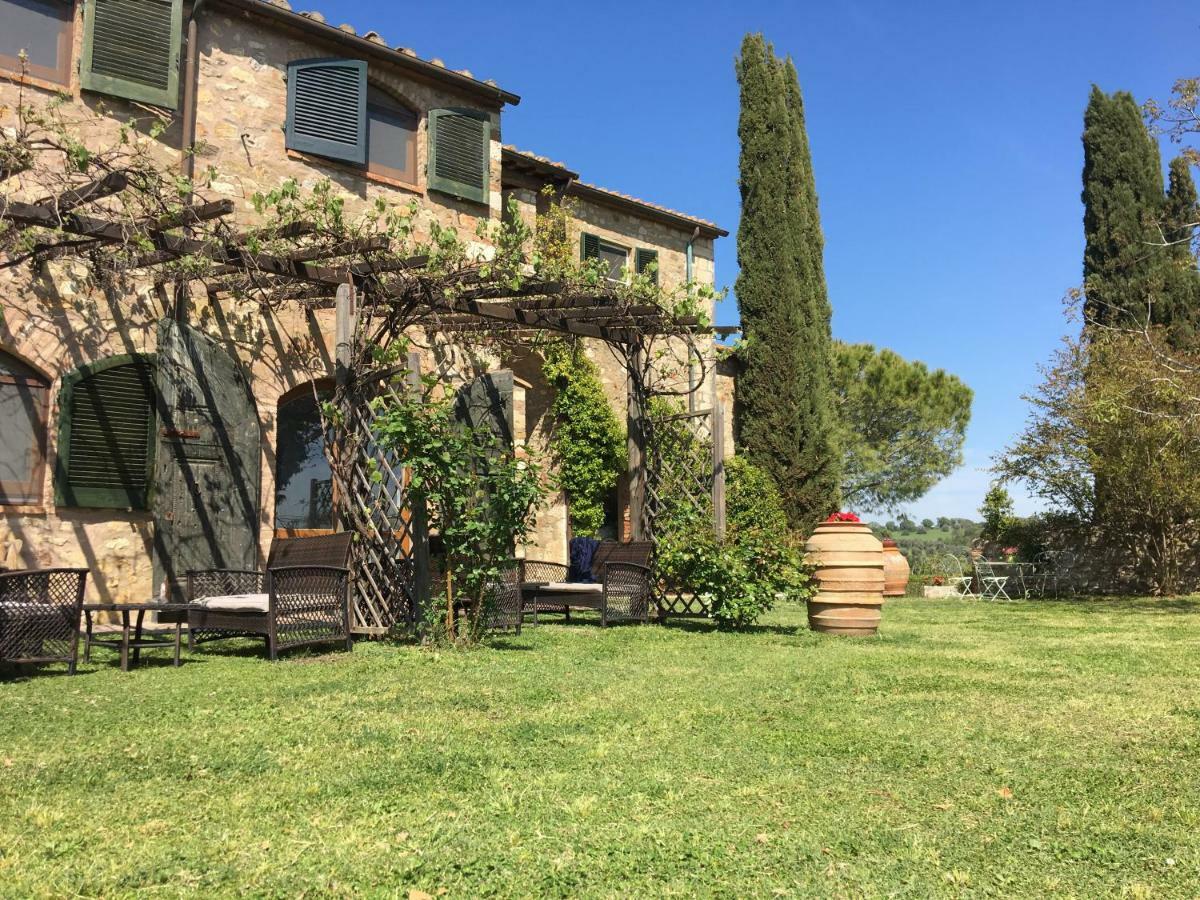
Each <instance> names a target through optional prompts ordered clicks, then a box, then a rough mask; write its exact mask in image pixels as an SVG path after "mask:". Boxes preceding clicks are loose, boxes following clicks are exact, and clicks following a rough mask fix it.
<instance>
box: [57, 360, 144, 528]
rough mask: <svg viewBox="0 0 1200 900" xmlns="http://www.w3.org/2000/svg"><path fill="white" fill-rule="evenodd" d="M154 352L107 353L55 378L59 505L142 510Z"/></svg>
mask: <svg viewBox="0 0 1200 900" xmlns="http://www.w3.org/2000/svg"><path fill="white" fill-rule="evenodd" d="M156 396H157V394H156V392H155V389H154V358H153V356H150V355H146V354H132V355H126V356H114V357H110V358H109V359H106V360H102V361H100V362H98V363H94V364H92V365H87V366H81V367H80V368H78V369H76V370H75V371H74V372H72V373H71V374H70V375H68V376H67V377H66V378H64V379H63V387H62V394H61V407H62V412H61V414H60V420H59V436H58V467H57V471H56V472H55V479H54V480H55V485H54V487H55V499H56V501H57V502H58V504H59V505H60V506H88V507H98V508H106V509H145V508H146V507H147V505H148V504H149V502H150V484H151V479H152V473H153V471H154V437H155V435H154V431H155V427H156V424H157V421H158V419H157V414H156V410H155V398H156Z"/></svg>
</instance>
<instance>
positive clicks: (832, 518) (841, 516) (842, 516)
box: [825, 512, 862, 522]
mask: <svg viewBox="0 0 1200 900" xmlns="http://www.w3.org/2000/svg"><path fill="white" fill-rule="evenodd" d="M825 521H826V522H861V521H862V519H860V518H859V517H858V516H856V515H855V514H854V513H852V512H835V513H830V514H829V518H828V519H826V520H825Z"/></svg>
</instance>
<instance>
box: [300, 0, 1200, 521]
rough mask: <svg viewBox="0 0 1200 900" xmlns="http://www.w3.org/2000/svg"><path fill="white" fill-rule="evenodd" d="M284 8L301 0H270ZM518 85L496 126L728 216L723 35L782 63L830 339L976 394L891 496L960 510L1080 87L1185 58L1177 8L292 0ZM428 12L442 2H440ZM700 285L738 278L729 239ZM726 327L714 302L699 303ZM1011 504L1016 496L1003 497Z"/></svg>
mask: <svg viewBox="0 0 1200 900" xmlns="http://www.w3.org/2000/svg"><path fill="white" fill-rule="evenodd" d="M293 2H294V3H296V4H297V5H296V6H295V8H296V9H304V8H305V5H304V0H293ZM314 3H319V4H320V5H319V6H317V7H316V8H319V9H320V10H321V11H322V12H323V13H325V15H326V18H327V19H328V20H329V21H330V22H331V23H333V24H337V23H340V22H349V23H350V24H352V25H354V26H355V27H356V28H357V29H358V30H359V31H360V32H362V31H366V30H368V29H374V30H377V31H379V32H380V33H382V34H383V36H384V37H385V38H386V39H387V40H388V42H389V43H391V44H392V45H397V44H401V45H404V46H410V47H413V48H414V49H415V50H416V51H417V53H418V54H419V55H421V56H423V57H425V58H431V57H439V58H441V59H443V60H444V61H445V62H446V64H447V65H449V66H450V67H452V68H469V69H471V70H472V72H473V73H474V74H475V75H476V76H477V77H480V78H494V79H495V80H497V81H498V82H499V83H500V84H501V86H503V87H504V88H506V89H508V90H510V91H513V92H515V93H517V94H519V95H521V97H522V102H521V104H520V105H519V106H517V107H515V108H511V109H509V110H508V111H507V112H506V113H505V119H504V126H503V127H504V140H505V142H506V143H511V144H516V145H517V146H519V147H522V148H523V149H528V150H533V151H536V152H538V153H541V154H544V155H546V156H550V157H553V158H554V159H556V160H561V161H563V162H565V163H566V164H567V165H569V166H571V167H572V168H573V169H575V171H578V172H579V173H580V174H581V175H582V177H583V179H584V180H586V181H591V182H594V183H597V184H601V185H603V186H605V187H609V188H614V189H616V190H620V191H624V192H626V193H629V194H633V195H634V196H637V197H641V198H643V199H647V200H653V201H655V202H657V203H662V204H664V205H666V206H670V207H674V208H676V209H681V210H684V211H686V212H689V213H693V214H696V215H700V216H703V217H705V218H710V219H713V220H715V221H716V222H718V223H719V224H721V225H723V226H724V227H726V228H728V229H729V230H730V231H731V232H736V228H737V221H738V190H737V160H738V144H737V114H738V95H737V84H736V82H735V81H734V76H733V59H734V56H735V55H736V53H737V50H738V46H739V44H740V42H741V38H742V36H743V34H745V32H747V31H761V32H763V33H764V34H765V35H766V36H767V38H768V40H770V41H772V42H773V43H774V44H775V48H776V51H777V52H778V53H779V54H780V55H784V54H790V55H791V56H792V57H793V58H794V59H795V61H796V67H797V69H798V71H799V74H800V82H801V87H802V89H803V91H804V98H805V102H806V106H807V111H808V131H809V138H810V140H811V143H812V148H813V157H814V165H815V168H816V176H817V189H818V192H819V194H820V201H821V215H822V220H823V225H824V230H825V267H826V274H827V277H828V281H829V291H830V298H831V300H832V302H833V308H834V319H833V330H834V334H835V336H837V337H838V338H841V339H843V340H848V341H869V342H872V343H875V344H878V345H883V346H888V347H891V348H892V349H894V350H896V351H897V352H899V353H901V354H902V355H904V356H907V357H910V358H916V359H921V360H924V361H925V362H927V363H929V364H930V365H932V366H936V367H943V368H945V369H947V370H949V371H951V372H954V373H955V374H957V375H959V376H960V377H961V378H963V379H964V380H965V381H966V382H967V383H968V384H969V385H971V387H972V388H974V390H975V410H974V419H973V422H972V425H971V429H970V431H969V433H968V436H967V446H966V454H965V455H966V466H964V468H963V469H962V470H960V471H959V472H958V473H956V474H955V475H954V476H951V478H949V479H947V481H945V482H943V483H942V484H941V485H939V486H938V487H937V488H935V489H934V490H933V491H932V492H931V493H930V494H929V495H928V496H927V497H925V498H924V499H923V500H922V501H920V502H919V503H917V504H915V505H914V506H913V507H912V509H911V512H913V513H914V514H915V515H917V517H918V518H920V517H923V516H927V515H928V516H933V517H936V516H939V515H950V516H974V514H975V512H976V510H977V508H978V506H979V502H980V500H981V499H982V496H983V492H984V490H985V489H986V486H987V481H988V476H987V475H986V473H985V472H983V471H982V469H983V468H985V467H986V466H987V465H988V464H989V459H990V458H991V457H992V455H994V454H995V453H998V452H999V451H1001V450H1002V449H1003V447H1004V446H1005V444H1006V442H1007V441H1008V440H1009V438H1010V437H1011V436H1012V435H1013V433H1014V432H1015V431H1016V430H1017V429H1018V428H1019V427H1020V425H1021V423H1022V421H1023V420H1024V418H1025V411H1026V410H1025V405H1024V403H1023V402H1022V401H1021V400H1020V395H1021V393H1023V392H1025V391H1028V390H1029V389H1031V388H1032V387H1033V386H1034V385H1035V384H1036V383H1037V370H1036V367H1037V365H1038V364H1039V363H1041V362H1043V361H1045V360H1046V359H1047V358H1048V357H1049V355H1050V353H1051V352H1052V351H1053V349H1054V347H1055V346H1056V344H1057V341H1058V339H1059V337H1060V336H1061V335H1062V334H1063V333H1065V331H1066V330H1067V329H1068V328H1069V327H1073V326H1069V325H1068V324H1067V323H1066V322H1065V321H1064V318H1063V307H1062V302H1061V301H1062V298H1063V296H1064V294H1065V292H1066V291H1067V290H1068V289H1069V288H1071V287H1073V286H1074V285H1076V284H1077V283H1078V281H1079V279H1080V277H1081V275H1080V271H1081V266H1082V263H1081V258H1082V252H1083V238H1082V222H1081V218H1082V212H1083V211H1082V206H1081V204H1080V201H1079V193H1080V168H1081V166H1082V161H1083V157H1082V149H1081V146H1080V141H1079V135H1080V131H1081V129H1082V116H1083V109H1084V105H1085V103H1086V101H1087V94H1088V90H1089V86H1090V85H1091V84H1092V82H1095V83H1097V84H1099V85H1100V86H1101V87H1102V88H1103V89H1105V90H1108V91H1112V90H1118V89H1124V90H1129V91H1132V92H1133V93H1134V96H1135V97H1137V98H1138V100H1139V101H1141V100H1143V99H1145V98H1146V97H1148V96H1156V97H1164V98H1165V97H1166V95H1167V94H1168V93H1169V91H1170V87H1171V84H1172V83H1173V82H1174V80H1175V79H1176V78H1180V77H1184V76H1188V75H1196V74H1198V72H1197V71H1196V70H1197V68H1198V67H1200V64H1198V63H1197V58H1198V57H1197V51H1198V50H1200V4H1197V3H1196V2H1194V0H1190V2H1184V0H1179V2H1140V3H1132V2H1128V0H1126V2H1119V0H1089V2H1082V0H1080V2H1061V0H1060V2H1045V0H1043V2H1029V0H1009V2H1007V3H1003V4H988V7H989V8H987V9H981V8H980V7H981V6H982V4H974V3H962V2H961V0H958V2H922V3H919V4H917V3H903V4H902V3H895V2H883V0H879V2H841V3H765V2H752V0H743V2H739V3H727V2H722V3H717V2H694V3H690V4H686V5H685V4H675V3H653V2H641V3H637V4H623V3H619V2H618V3H613V4H609V5H608V6H599V7H598V6H588V5H580V4H563V3H558V2H555V3H550V2H534V3H521V4H508V3H495V2H493V3H486V4H485V3H459V4H457V5H455V6H453V7H448V6H446V5H445V4H433V3H427V4H416V3H403V4H401V3H393V2H381V0H358V2H354V3H349V2H344V0H336V2H334V0H314ZM450 10H453V11H452V12H451V11H450ZM717 247H718V249H717V281H718V284H720V285H728V286H732V284H733V281H734V279H735V277H736V275H737V258H736V248H735V244H734V237H733V235H731V236H730V237H729V238H726V239H724V240H722V241H719V242H718V245H717ZM718 320H719V321H720V322H721V323H732V322H736V321H737V307H736V304H735V302H734V300H733V298H732V295H731V296H730V299H729V300H727V301H726V302H725V303H724V304H723V306H722V308H721V309H720V310H719V312H718ZM1032 508H1033V507H1032V505H1031V503H1030V502H1029V501H1028V500H1026V499H1025V498H1023V497H1018V511H1022V512H1024V511H1029V510H1030V509H1032Z"/></svg>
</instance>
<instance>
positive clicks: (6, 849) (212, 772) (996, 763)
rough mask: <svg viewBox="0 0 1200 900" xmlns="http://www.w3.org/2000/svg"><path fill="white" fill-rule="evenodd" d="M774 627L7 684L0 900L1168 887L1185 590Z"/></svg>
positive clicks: (1181, 753)
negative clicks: (867, 636) (829, 625)
mask: <svg viewBox="0 0 1200 900" xmlns="http://www.w3.org/2000/svg"><path fill="white" fill-rule="evenodd" d="M802 621H803V620H802V616H801V614H800V611H799V610H796V609H794V608H789V609H786V610H783V611H781V612H778V613H776V614H775V615H774V616H773V618H772V619H771V621H770V622H769V623H768V624H766V625H764V626H763V627H761V628H759V629H758V630H757V631H756V632H754V633H753V634H748V635H726V634H718V633H716V632H714V631H711V630H710V629H709V628H708V627H707V626H703V625H696V626H684V625H680V626H672V627H667V628H662V627H657V626H645V627H624V628H616V629H611V630H607V631H603V630H601V629H599V628H597V627H595V626H593V625H590V624H579V625H576V624H574V623H573V624H572V625H570V626H557V625H553V626H542V627H540V628H537V629H529V630H527V631H526V632H525V633H523V634H522V635H521V637H519V638H512V639H509V640H505V641H502V642H500V645H499V646H497V647H495V648H493V649H486V650H481V651H477V652H470V653H448V654H447V653H443V654H440V655H437V654H433V653H429V652H425V651H422V650H419V649H416V648H413V647H407V646H390V645H381V644H375V645H360V646H358V647H357V648H356V650H355V651H354V653H353V654H352V655H346V654H333V655H329V656H309V657H305V656H303V655H301V656H296V655H294V654H293V655H291V656H290V657H288V658H287V659H285V660H284V661H282V662H279V663H277V664H271V663H268V662H267V661H266V660H264V659H263V658H261V656H260V655H259V651H258V649H257V648H255V650H254V651H253V652H250V651H249V648H244V652H240V651H238V649H237V647H236V645H234V646H230V645H225V649H222V645H221V644H210V645H208V646H207V648H206V649H205V650H204V651H203V652H201V653H198V654H196V655H194V656H192V657H191V658H189V659H188V661H187V662H186V663H185V665H184V666H183V667H182V668H180V669H173V668H171V667H170V666H169V665H167V664H166V653H165V651H159V652H158V653H157V654H154V659H153V660H152V661H151V663H150V664H149V665H144V666H143V667H142V668H140V669H135V670H134V671H132V672H130V673H129V674H122V673H121V672H120V671H119V670H117V668H116V666H115V663H114V661H113V655H112V654H111V653H109V652H107V651H99V652H98V653H97V655H96V656H95V657H94V658H93V662H92V663H91V664H89V665H85V666H82V668H81V674H80V675H79V676H77V677H75V678H67V677H65V676H64V675H60V674H57V672H56V671H55V670H54V669H51V670H48V672H47V673H46V674H42V675H38V676H36V677H33V678H29V679H25V680H12V678H11V677H7V676H6V680H0V894H2V895H4V896H13V897H25V896H30V895H45V896H51V895H54V896H62V895H67V894H77V895H88V896H92V895H108V896H113V895H116V896H122V895H133V894H135V893H138V894H141V893H143V892H145V893H148V894H150V895H153V896H161V895H172V894H176V893H190V894H198V895H212V894H235V893H238V892H244V893H246V894H248V895H254V896H261V895H268V896H293V895H296V894H299V893H307V894H308V895H310V896H315V895H350V894H355V893H368V894H372V895H383V896H393V895H397V896H401V897H405V896H408V895H409V891H410V890H413V891H420V892H425V893H427V894H430V895H434V896H437V895H438V894H440V893H445V894H446V895H448V896H450V897H475V896H481V895H503V896H520V895H526V896H528V895H543V896H545V895H571V896H628V895H639V896H663V895H676V896H690V895H701V896H711V895H724V896H768V897H769V896H772V895H776V896H862V895H870V896H875V895H883V894H888V895H899V896H911V897H928V896H931V895H944V896H958V895H989V896H1012V895H1021V894H1024V895H1063V896H1080V897H1091V896H1097V895H1112V896H1121V895H1129V896H1195V895H1196V893H1197V889H1198V886H1200V799H1198V798H1200V773H1198V768H1197V766H1198V763H1200V692H1198V690H1197V688H1198V686H1200V685H1198V680H1197V677H1196V667H1197V663H1198V658H1197V648H1198V646H1200V643H1198V639H1200V602H1150V601H1134V602H1107V601H1106V602H1093V603H1074V604H1070V603H1049V602H1043V603H1013V604H982V603H979V602H976V601H919V600H903V601H899V602H895V603H891V604H889V605H888V606H887V607H886V609H885V616H884V625H885V630H884V633H883V635H882V637H880V638H878V639H872V640H860V641H853V640H845V639H833V638H822V637H818V636H815V635H813V634H810V633H808V632H807V631H805V630H803V629H800V628H799V626H801V625H802ZM59 670H61V667H59ZM51 673H54V674H51ZM416 896H420V894H416Z"/></svg>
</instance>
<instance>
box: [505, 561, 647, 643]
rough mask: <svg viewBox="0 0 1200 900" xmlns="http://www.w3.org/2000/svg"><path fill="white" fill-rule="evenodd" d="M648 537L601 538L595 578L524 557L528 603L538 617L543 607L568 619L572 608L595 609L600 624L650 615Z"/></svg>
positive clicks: (523, 576)
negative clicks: (580, 578) (579, 577)
mask: <svg viewBox="0 0 1200 900" xmlns="http://www.w3.org/2000/svg"><path fill="white" fill-rule="evenodd" d="M652 551H653V544H651V543H650V541H631V542H628V543H620V542H618V541H601V542H600V545H599V546H598V547H597V548H596V553H595V555H594V556H593V557H592V577H593V578H594V579H596V580H595V581H594V582H576V581H567V573H568V571H569V568H568V567H567V566H566V565H565V564H563V563H557V562H550V561H548V560H540V559H526V560H522V563H521V582H522V584H523V585H524V596H525V599H524V606H525V609H526V610H528V611H529V612H530V613H532V622H533V623H534V624H536V623H537V614H538V613H539V612H561V613H562V614H563V616H564V618H566V619H568V620H569V619H570V617H571V610H572V609H594V610H596V611H597V612H599V613H600V624H601V625H602V626H607V625H608V624H609V623H610V622H615V621H630V622H646V621H649V619H650V603H651V598H652V595H653V581H652V576H651V572H650V555H651V553H652Z"/></svg>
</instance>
